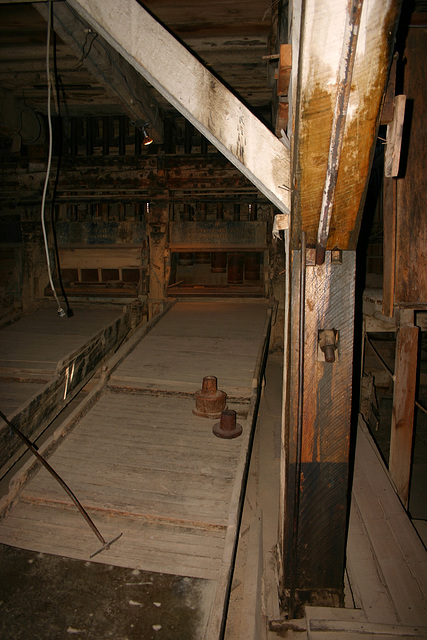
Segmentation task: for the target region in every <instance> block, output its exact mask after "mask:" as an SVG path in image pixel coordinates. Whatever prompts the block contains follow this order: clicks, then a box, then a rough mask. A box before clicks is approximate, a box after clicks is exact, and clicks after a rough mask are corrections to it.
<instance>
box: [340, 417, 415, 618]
mask: <svg viewBox="0 0 427 640" xmlns="http://www.w3.org/2000/svg"><path fill="white" fill-rule="evenodd" d="M353 496H354V499H355V501H356V503H357V506H358V509H359V511H360V513H361V516H362V519H363V522H364V526H365V528H366V531H367V533H368V536H369V541H370V544H371V547H372V550H373V553H374V557H375V562H376V563H377V566H378V571H379V573H380V575H381V577H382V579H383V580H384V583H385V586H386V589H387V593H388V594H389V597H390V599H391V603H392V606H393V608H394V609H395V610H396V612H397V615H398V620H399V621H400V622H401V623H403V624H406V625H412V624H421V625H422V624H423V622H424V621H425V620H426V616H427V578H426V575H427V572H426V567H427V556H426V551H425V549H424V547H423V544H422V542H421V540H420V539H419V537H418V535H417V533H416V531H415V529H414V527H413V526H412V524H411V522H410V520H409V518H407V517H406V514H405V513H404V511H403V507H402V505H401V503H400V501H399V498H398V497H397V495H396V493H395V491H394V488H393V487H392V485H391V482H390V480H389V478H388V477H387V473H386V471H385V469H384V465H383V464H382V461H380V459H379V454H378V453H377V452H376V450H375V444H374V443H373V442H372V438H371V437H370V435H369V433H368V431H367V428H366V426H364V425H363V424H362V423H361V422H359V429H358V437H357V450H356V468H355V480H354V484H353ZM393 502H394V507H390V505H391V504H392V503H393ZM375 505H376V508H375ZM402 515H403V516H405V517H406V526H405V525H404V521H403V519H402ZM395 522H396V527H395V526H394V523H395ZM361 588H363V585H361ZM371 613H372V615H373V613H374V612H371Z"/></svg>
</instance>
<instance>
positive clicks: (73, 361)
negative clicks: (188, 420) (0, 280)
mask: <svg viewBox="0 0 427 640" xmlns="http://www.w3.org/2000/svg"><path fill="white" fill-rule="evenodd" d="M118 313H120V312H117V311H115V312H114V316H115V317H116V320H115V321H114V322H113V323H111V324H110V325H109V326H107V327H105V328H104V329H102V330H101V331H98V332H97V333H96V334H95V335H92V337H91V338H90V339H89V340H87V338H86V342H85V339H84V338H83V336H82V335H79V334H77V335H75V336H73V325H72V324H71V327H70V325H69V324H67V328H68V329H69V331H70V336H69V337H68V340H65V339H64V338H63V336H61V335H60V336H58V340H57V341H54V340H53V339H52V335H49V336H48V335H46V336H45V338H46V340H47V341H48V342H50V343H51V344H53V348H54V350H56V353H58V354H59V353H61V355H62V354H63V353H64V351H63V350H64V344H67V342H68V344H70V342H71V344H76V343H77V344H79V345H82V343H83V346H80V348H78V349H77V350H75V351H73V352H72V353H70V354H69V355H68V356H66V357H65V358H63V360H61V361H60V362H58V363H57V367H56V372H55V373H54V375H53V378H52V380H51V381H50V382H48V383H46V384H45V385H44V386H43V387H42V389H41V390H40V391H37V392H36V393H35V394H33V395H32V396H31V397H30V398H28V399H27V401H26V403H25V404H23V405H22V406H21V407H19V408H18V409H16V410H15V411H14V413H13V414H12V415H11V416H9V419H10V420H11V421H12V422H13V424H15V425H16V426H17V427H18V428H19V429H21V431H22V432H23V433H24V434H25V435H26V436H27V437H29V438H30V439H33V438H34V437H36V436H37V435H38V434H40V433H41V432H42V431H43V429H45V428H46V426H47V425H48V424H49V423H50V422H51V421H52V420H53V419H54V418H55V416H57V415H58V413H59V412H60V411H61V409H63V408H64V407H65V406H66V405H67V404H68V403H69V402H70V400H72V398H73V397H74V396H75V394H76V393H77V392H78V391H79V390H80V389H81V388H82V386H83V385H84V384H85V383H86V382H87V381H88V380H89V378H90V376H91V375H92V374H93V373H94V371H95V368H96V366H97V365H98V364H99V363H100V362H101V360H102V359H103V358H104V357H105V356H106V355H108V354H109V353H110V352H111V350H112V349H113V347H114V346H115V345H116V344H117V343H118V342H120V341H121V340H122V338H123V337H124V336H125V335H126V334H127V333H128V331H129V329H130V325H131V312H130V309H128V310H127V312H126V313H124V314H121V313H120V315H118ZM101 317H102V316H101ZM105 317H107V318H108V314H105V316H104V318H105ZM99 320H100V317H98V323H99ZM56 321H57V322H58V323H59V324H60V323H61V320H59V319H58V318H56ZM104 321H105V320H104ZM28 322H30V320H27V322H26V323H23V326H24V330H25V326H28ZM71 322H72V321H71ZM79 325H80V331H81V323H80V322H79V320H77V323H76V327H74V331H75V330H76V328H77V327H78V326H79ZM29 326H31V324H30V325H29ZM89 326H93V324H92V325H91V324H90V323H89ZM101 326H102V325H101ZM12 327H13V326H12ZM13 328H14V329H15V332H13V331H7V329H9V327H6V330H5V331H4V333H3V332H2V336H1V337H2V340H5V344H6V343H7V337H8V335H10V333H12V335H13V333H15V334H16V336H17V337H18V338H19V337H20V331H19V323H17V327H13ZM21 330H22V327H21ZM45 330H46V329H45ZM63 330H64V328H63ZM56 331H57V332H58V333H59V329H56ZM36 335H37V333H36ZM39 336H40V334H39ZM41 336H43V333H42V332H41ZM70 338H71V340H70ZM31 339H32V342H33V343H34V344H35V351H36V353H41V351H40V349H43V341H42V340H39V341H34V331H33V333H32V334H31ZM40 342H42V344H41V345H40ZM21 348H22V345H21ZM58 349H59V351H58ZM12 353H13V351H12ZM15 364H16V363H15ZM0 442H1V443H2V445H1V455H0V466H2V467H4V470H5V471H6V470H7V469H6V465H10V464H11V463H12V462H13V456H15V455H16V453H17V452H18V451H19V449H20V448H21V447H22V442H21V440H20V439H19V437H18V436H16V435H15V434H11V433H10V429H9V428H8V427H7V426H6V425H4V426H2V427H1V429H0Z"/></svg>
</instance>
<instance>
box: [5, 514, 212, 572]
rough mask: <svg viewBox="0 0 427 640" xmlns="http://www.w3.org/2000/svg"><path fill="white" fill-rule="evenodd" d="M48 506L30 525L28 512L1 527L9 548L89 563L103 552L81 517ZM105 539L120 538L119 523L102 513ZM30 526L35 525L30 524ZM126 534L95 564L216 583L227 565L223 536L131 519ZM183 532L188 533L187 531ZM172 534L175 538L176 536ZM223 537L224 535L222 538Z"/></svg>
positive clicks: (100, 522) (100, 519)
mask: <svg viewBox="0 0 427 640" xmlns="http://www.w3.org/2000/svg"><path fill="white" fill-rule="evenodd" d="M56 511H57V510H55V509H52V508H51V507H43V508H42V509H41V510H39V511H38V512H37V513H35V514H34V515H35V516H36V517H35V518H32V519H31V520H30V522H28V513H26V512H22V515H20V514H19V511H18V512H17V513H18V515H17V516H14V515H13V516H11V520H9V519H8V520H9V522H10V526H7V523H6V526H3V525H2V527H1V536H2V539H4V541H5V544H10V545H12V546H17V545H19V546H20V547H21V548H24V549H32V550H39V551H41V552H45V553H54V554H55V555H65V556H67V557H71V558H77V559H81V560H85V559H88V558H89V555H90V553H92V552H93V551H94V550H95V549H96V548H97V544H98V542H97V540H96V538H95V537H94V535H93V533H91V531H90V529H89V528H88V527H86V526H85V523H84V521H83V520H82V519H81V517H80V516H79V514H78V513H75V512H74V511H72V510H70V511H69V512H64V511H62V512H61V513H60V516H59V517H58V514H57V513H55V512H56ZM94 517H95V520H96V522H97V523H98V525H99V527H100V528H101V529H102V531H104V532H105V535H106V536H107V537H108V536H109V537H110V538H111V537H113V536H115V535H117V532H118V531H117V527H118V522H117V519H115V518H111V517H108V516H103V515H102V514H97V515H95V516H94ZM29 524H30V527H29V526H28V525H29ZM120 525H121V531H123V536H122V538H120V546H118V547H116V548H115V549H114V550H113V547H111V549H110V550H109V551H108V552H107V553H106V554H105V555H104V557H100V556H95V557H94V558H93V561H94V562H103V563H107V564H113V565H115V566H124V567H129V568H132V569H143V568H146V567H150V568H149V569H148V568H147V569H146V570H148V571H158V572H164V573H174V574H175V575H184V576H191V577H204V578H209V579H215V578H216V577H217V575H218V568H219V565H220V561H221V553H222V546H223V540H222V539H221V537H217V535H218V533H217V532H214V535H212V534H211V533H210V532H209V533H206V532H202V533H198V532H196V533H194V532H193V531H189V530H186V529H185V528H183V529H180V528H178V529H176V528H174V531H173V532H172V531H171V527H170V526H169V525H162V524H159V523H154V524H153V523H150V522H147V521H145V522H141V520H133V519H131V518H128V519H126V520H125V521H123V520H122V521H121V522H120ZM181 531H183V533H181ZM171 533H173V536H172V537H171ZM221 535H222V536H223V534H221Z"/></svg>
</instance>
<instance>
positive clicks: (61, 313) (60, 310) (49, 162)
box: [41, 0, 65, 318]
mask: <svg viewBox="0 0 427 640" xmlns="http://www.w3.org/2000/svg"><path fill="white" fill-rule="evenodd" d="M51 25H52V0H49V15H48V20H47V38H46V76H47V121H48V128H49V151H48V158H47V168H46V177H45V181H44V187H43V196H42V204H41V224H42V231H43V240H44V248H45V252H46V264H47V271H48V275H49V284H50V288H51V289H52V293H53V296H54V298H55V301H56V304H57V305H58V315H59V317H60V318H63V317H64V316H65V311H64V309H63V308H62V307H61V304H60V302H59V299H58V295H57V293H56V289H55V285H54V283H53V278H52V269H51V264H50V256H49V245H48V241H47V232H46V220H45V212H46V196H47V189H48V185H49V174H50V168H51V165H52V147H53V135H52V117H51V109H50V106H51V105H50V102H51V80H50V31H51Z"/></svg>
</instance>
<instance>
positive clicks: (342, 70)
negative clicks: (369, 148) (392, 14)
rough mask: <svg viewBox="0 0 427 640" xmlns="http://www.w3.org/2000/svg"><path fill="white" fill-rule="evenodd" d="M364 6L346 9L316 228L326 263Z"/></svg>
mask: <svg viewBox="0 0 427 640" xmlns="http://www.w3.org/2000/svg"><path fill="white" fill-rule="evenodd" d="M362 6H363V0H349V4H348V7H347V12H346V25H345V31H344V40H343V50H342V54H341V62H340V67H339V72H338V91H337V96H336V100H335V109H334V115H333V120H332V130H331V140H330V143H329V155H328V166H327V169H326V178H325V186H324V188H323V198H322V206H321V209H320V219H319V227H318V230H317V246H316V264H323V263H324V261H325V251H326V244H327V242H328V237H329V228H330V224H331V216H332V208H333V205H334V198H335V189H336V186H337V178H338V170H339V166H340V159H341V149H342V143H343V139H344V129H345V122H346V118H347V107H348V100H349V97H350V89H351V79H352V76H353V68H354V61H355V58H356V47H357V36H358V33H359V27H360V18H361V14H362Z"/></svg>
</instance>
